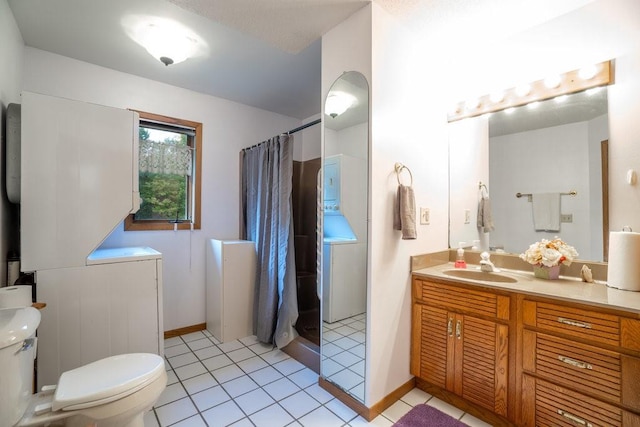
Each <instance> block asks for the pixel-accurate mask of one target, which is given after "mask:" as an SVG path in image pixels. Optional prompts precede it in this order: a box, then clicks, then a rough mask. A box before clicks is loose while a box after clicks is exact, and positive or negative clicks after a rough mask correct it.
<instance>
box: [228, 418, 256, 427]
mask: <svg viewBox="0 0 640 427" xmlns="http://www.w3.org/2000/svg"><path fill="white" fill-rule="evenodd" d="M229 427H254V426H253V423H252V422H251V420H249V418H243V419H241V420H240V421H236V422H235V423H233V424H231V425H230V426H229Z"/></svg>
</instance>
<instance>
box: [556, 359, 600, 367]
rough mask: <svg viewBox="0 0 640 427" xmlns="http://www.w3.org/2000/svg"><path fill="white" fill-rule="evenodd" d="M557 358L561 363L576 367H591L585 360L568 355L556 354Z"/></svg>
mask: <svg viewBox="0 0 640 427" xmlns="http://www.w3.org/2000/svg"><path fill="white" fill-rule="evenodd" d="M558 360H560V361H561V362H563V363H566V364H567V365H571V366H575V367H576V368H580V369H593V366H591V364H589V363H587V362H582V361H580V360H576V359H572V358H570V357H565V356H558Z"/></svg>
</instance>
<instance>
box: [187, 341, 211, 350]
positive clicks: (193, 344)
mask: <svg viewBox="0 0 640 427" xmlns="http://www.w3.org/2000/svg"><path fill="white" fill-rule="evenodd" d="M187 345H188V346H189V348H190V349H191V350H193V351H196V350H201V349H203V348H207V347H214V344H213V343H212V342H211V340H210V339H209V338H202V339H200V340H195V341H189V342H188V343H187Z"/></svg>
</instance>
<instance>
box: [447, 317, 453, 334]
mask: <svg viewBox="0 0 640 427" xmlns="http://www.w3.org/2000/svg"><path fill="white" fill-rule="evenodd" d="M447 334H449V336H450V337H452V336H453V318H452V317H450V318H449V321H448V322H447Z"/></svg>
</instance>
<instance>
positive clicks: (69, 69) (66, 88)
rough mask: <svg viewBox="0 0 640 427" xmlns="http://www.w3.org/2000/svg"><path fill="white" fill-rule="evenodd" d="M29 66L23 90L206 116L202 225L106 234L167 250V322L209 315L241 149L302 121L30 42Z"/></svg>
mask: <svg viewBox="0 0 640 427" xmlns="http://www.w3.org/2000/svg"><path fill="white" fill-rule="evenodd" d="M24 71H25V73H24V89H25V90H29V91H33V92H40V93H44V94H48V95H54V96H61V97H66V98H71V99H77V100H82V101H87V102H93V103H98V104H103V105H109V106H114V107H120V108H132V109H136V110H141V111H148V112H152V113H157V114H162V115H166V116H171V117H177V118H181V119H187V120H193V121H196V122H201V123H202V124H203V142H202V146H203V149H202V151H203V153H202V154H203V158H202V169H203V170H202V203H201V215H202V221H201V222H202V229H201V230H199V231H194V232H189V231H178V232H172V231H168V232H167V231H160V232H151V231H141V232H133V231H127V232H124V231H123V226H122V224H119V225H118V226H117V227H116V230H115V232H114V233H113V234H112V235H111V236H110V237H109V238H108V240H107V241H106V242H105V245H106V246H133V245H144V246H150V247H153V248H155V249H157V250H159V251H160V252H162V254H163V259H164V327H165V330H172V329H177V328H181V327H186V326H191V325H195V324H199V323H203V322H204V321H205V304H204V301H205V298H204V296H205V288H204V277H205V259H204V256H205V240H206V239H208V238H218V239H224V238H238V222H239V179H240V178H239V176H240V175H239V160H238V159H239V157H238V153H239V151H240V150H241V149H242V148H243V147H247V146H250V145H253V144H256V143H258V142H260V141H263V140H265V139H267V138H270V137H272V136H274V135H277V134H279V133H281V132H286V131H288V130H290V129H293V128H295V127H297V126H299V125H300V124H301V123H300V121H299V120H298V119H293V118H290V117H285V116H281V115H278V114H274V113H270V112H267V111H264V110H259V109H256V108H252V107H248V106H245V105H241V104H237V103H234V102H230V101H227V100H224V99H220V98H215V97H212V96H208V95H203V94H199V93H196V92H192V91H188V90H184V89H181V88H177V87H174V86H169V85H166V84H162V83H158V82H155V81H152V80H147V79H143V78H140V77H136V76H133V75H129V74H125V73H121V72H116V71H113V70H110V69H107V68H102V67H98V66H95V65H91V64H88V63H85V62H80V61H77V60H74V59H70V58H66V57H63V56H59V55H54V54H51V53H48V52H44V51H41V50H37V49H33V48H27V49H26V50H25V68H24Z"/></svg>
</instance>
